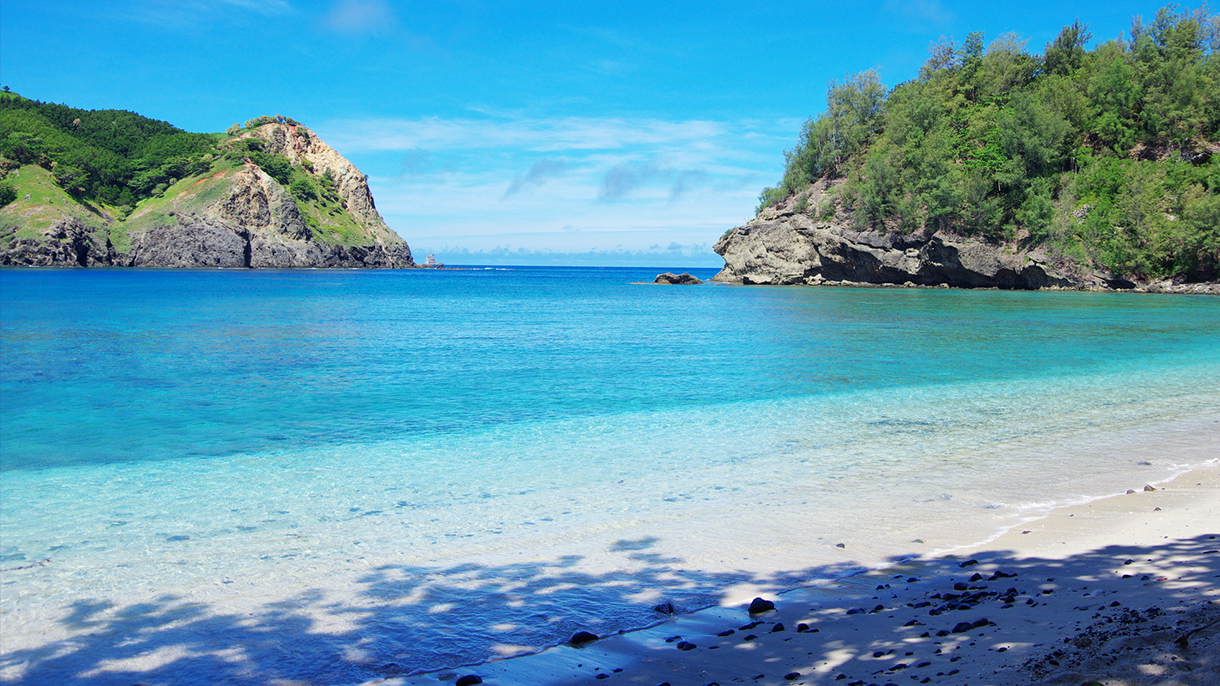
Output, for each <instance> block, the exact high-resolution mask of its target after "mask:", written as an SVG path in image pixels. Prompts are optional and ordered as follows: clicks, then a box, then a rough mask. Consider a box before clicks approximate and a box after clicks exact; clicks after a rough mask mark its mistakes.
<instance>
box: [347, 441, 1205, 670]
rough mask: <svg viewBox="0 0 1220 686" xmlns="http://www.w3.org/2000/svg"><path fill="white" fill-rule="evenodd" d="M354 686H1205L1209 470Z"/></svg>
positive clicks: (1196, 470) (1200, 468)
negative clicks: (914, 552)
mask: <svg viewBox="0 0 1220 686" xmlns="http://www.w3.org/2000/svg"><path fill="white" fill-rule="evenodd" d="M729 598H730V600H727V601H726V604H724V605H722V606H720V607H715V608H710V609H706V610H702V611H699V612H694V613H690V614H679V615H676V616H675V617H674V618H672V619H671V620H669V621H665V622H663V623H661V624H659V625H656V626H653V627H651V628H648V629H644V630H640V631H634V632H628V633H624V634H619V635H612V636H608V637H602V638H600V639H599V640H597V641H596V642H592V643H589V644H586V645H584V646H583V647H574V646H571V645H561V646H557V647H554V648H550V649H548V650H545V651H543V652H541V653H538V654H534V655H528V656H524V657H516V658H512V659H506V660H501V661H496V662H490V663H486V664H481V665H474V666H470V667H466V668H463V669H456V670H445V671H441V672H435V673H430V674H423V675H417V676H413V677H401V678H390V679H384V680H378V681H374V682H366V683H367V684H368V686H373V684H377V685H380V686H407V685H411V686H416V685H418V686H424V685H430V684H438V683H457V684H459V686H466V684H472V683H485V684H540V685H541V684H548V685H560V684H594V683H598V684H601V683H604V684H606V685H607V686H612V685H613V684H645V685H647V686H658V685H663V684H669V685H670V686H708V685H711V684H720V685H721V686H727V685H728V684H758V685H770V684H776V685H778V684H838V685H841V686H867V685H869V684H877V685H878V686H884V685H887V684H894V685H900V684H909V683H919V684H928V683H941V684H959V685H961V686H984V685H987V684H997V685H1001V684H1057V685H1063V686H1080V685H1082V684H1095V683H1100V684H1104V685H1105V686H1126V685H1132V686H1134V685H1136V684H1140V685H1152V684H1157V685H1162V686H1171V685H1172V686H1176V685H1182V686H1203V685H1208V684H1220V460H1213V461H1211V462H1209V463H1206V464H1204V465H1201V466H1199V467H1197V468H1196V469H1194V470H1193V471H1190V472H1188V473H1186V474H1183V475H1182V476H1180V477H1178V478H1177V479H1175V480H1173V481H1171V482H1169V483H1167V484H1163V485H1161V486H1160V487H1152V486H1149V487H1147V488H1145V485H1144V484H1131V491H1130V492H1129V493H1127V494H1126V495H1120V496H1115V497H1110V498H1104V499H1100V500H1095V501H1092V502H1090V503H1087V504H1081V505H1076V506H1071V507H1065V508H1061V509H1057V510H1054V511H1053V512H1051V513H1050V514H1049V516H1046V517H1045V518H1042V519H1040V520H1037V521H1035V522H1031V523H1028V524H1026V525H1023V526H1021V527H1018V528H1015V529H1013V530H1010V531H1008V532H1006V533H1005V534H1003V535H1001V536H1000V537H998V538H996V539H994V540H991V541H989V542H987V543H985V544H982V545H978V546H974V547H972V548H966V549H959V550H956V551H954V553H953V554H952V555H944V556H938V557H927V558H922V559H916V560H911V561H909V562H905V563H903V564H900V565H897V566H892V567H889V568H886V569H883V570H875V571H871V572H868V573H864V574H860V575H857V576H854V577H850V578H847V579H844V580H841V581H835V582H830V583H827V584H825V585H821V586H816V587H809V588H801V589H797V590H793V591H789V592H786V593H781V594H776V595H768V596H766V599H767V600H770V601H773V602H774V604H775V609H773V610H768V611H765V612H761V613H758V614H753V615H752V614H750V613H749V611H748V606H749V604H750V600H751V599H750V598H749V597H745V596H741V597H733V596H729Z"/></svg>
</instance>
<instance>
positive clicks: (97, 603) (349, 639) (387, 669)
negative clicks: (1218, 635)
mask: <svg viewBox="0 0 1220 686" xmlns="http://www.w3.org/2000/svg"><path fill="white" fill-rule="evenodd" d="M653 543H654V541H648V540H640V541H620V542H619V543H618V544H615V545H616V547H617V549H619V550H621V551H624V552H626V553H629V554H628V555H627V557H628V558H629V559H630V560H631V568H630V570H626V569H624V570H617V571H616V570H611V571H606V572H602V573H589V572H585V571H581V570H580V569H578V563H580V562H581V558H579V557H576V556H568V557H560V558H556V559H553V560H550V561H548V562H545V563H522V564H508V565H498V566H486V565H481V564H478V563H464V564H458V565H449V566H434V567H430V566H413V565H386V566H383V567H380V568H377V569H374V570H372V571H370V572H369V573H367V574H366V575H365V576H364V577H363V578H361V579H360V581H359V587H358V588H356V589H345V590H347V591H354V593H346V594H344V595H342V596H341V597H339V598H336V597H335V595H334V594H332V593H330V592H329V591H328V590H327V589H310V590H307V591H303V592H300V593H298V594H295V595H293V596H291V597H290V598H288V599H286V600H283V601H279V602H274V603H267V604H264V605H262V606H261V607H259V608H258V611H257V612H254V613H249V614H245V613H241V612H237V611H226V610H223V609H221V608H218V607H212V606H209V605H207V604H204V603H199V602H195V601H192V600H191V599H190V598H189V597H187V596H178V595H165V596H161V597H158V598H156V599H154V600H152V601H148V602H140V603H133V604H131V605H125V606H123V605H114V604H112V603H110V602H108V601H102V600H96V599H88V598H86V599H82V600H79V601H77V602H76V603H74V604H73V605H72V607H71V611H70V613H69V614H68V615H67V616H65V617H64V618H63V619H62V620H61V622H60V623H61V624H62V625H63V627H62V628H66V629H68V630H69V631H70V632H71V633H72V636H71V637H70V638H68V639H66V640H61V641H56V642H50V643H46V644H43V645H38V646H36V647H28V648H21V649H17V650H8V649H6V650H5V652H4V653H3V655H2V656H0V680H3V681H7V682H13V683H23V684H59V683H63V684H66V683H75V684H86V685H102V684H123V685H125V686H127V685H130V684H133V683H141V684H149V685H152V684H268V683H306V684H314V683H317V684H336V683H360V682H363V681H368V680H373V679H378V678H384V677H391V676H401V675H407V674H412V673H418V672H422V671H428V670H435V669H442V668H452V667H457V666H459V665H464V664H472V663H477V662H482V661H486V660H488V659H491V658H495V657H501V656H505V655H509V654H514V653H518V652H531V651H537V650H539V649H542V648H545V647H547V646H553V645H556V644H559V643H562V642H563V641H565V640H567V639H568V638H569V637H571V636H572V634H574V633H575V632H577V631H582V630H583V631H591V632H593V633H596V634H598V635H602V636H605V635H607V634H611V633H615V632H617V631H619V630H623V629H631V628H639V627H643V626H648V625H651V624H656V623H658V622H662V621H665V620H666V619H667V615H666V614H663V613H661V612H657V611H655V610H654V609H653V607H654V606H655V605H656V604H657V599H658V598H663V599H665V600H667V601H669V602H671V603H673V604H675V605H676V606H678V607H679V608H685V609H688V610H689V609H692V608H697V607H705V606H711V605H715V604H717V603H718V602H719V601H720V600H722V599H724V598H725V593H726V590H725V589H727V588H729V587H730V586H732V585H736V584H740V583H743V582H747V583H753V584H759V585H766V586H769V587H774V588H796V587H801V586H807V585H808V584H810V583H811V582H813V581H816V580H819V579H829V578H840V577H843V576H844V575H847V574H849V573H850V572H851V571H852V567H851V566H850V565H848V564H829V565H817V566H810V567H807V568H804V569H799V570H791V571H786V572H781V573H777V574H773V575H766V576H763V575H748V574H728V573H710V572H705V571H700V570H692V569H686V568H684V567H683V562H682V560H680V559H676V558H672V557H664V556H660V555H657V554H654V553H650V552H648V551H647V549H648V548H649V547H651V546H652V545H653ZM1217 548H1220V540H1218V539H1217V537H1216V536H1214V535H1213V536H1209V535H1201V536H1197V537H1195V538H1192V539H1183V540H1177V541H1166V542H1165V544H1164V545H1158V546H1155V547H1140V546H1124V545H1111V546H1107V547H1105V548H1101V549H1098V550H1095V551H1093V552H1091V553H1090V554H1088V555H1082V556H1078V557H1074V558H1070V559H1067V560H1054V559H1041V558H1021V557H1018V556H1017V555H1016V554H1015V553H1013V552H1011V551H999V552H992V553H986V554H985V555H984V554H980V555H978V559H979V560H980V562H981V563H983V564H991V565H999V566H1000V567H1001V568H1003V569H1004V570H1006V571H1008V572H1009V573H1011V574H1014V575H1016V576H1015V577H1013V578H1012V579H1011V580H1010V579H1008V578H1004V579H1003V580H1001V581H1000V582H999V583H1000V584H1001V585H1004V586H1014V587H1017V588H1018V589H1019V590H1020V593H1021V594H1022V595H1021V598H1025V597H1028V598H1030V599H1035V598H1039V597H1040V595H1041V594H1042V591H1043V590H1045V588H1046V587H1047V586H1048V582H1047V581H1044V580H1043V579H1044V578H1046V577H1047V575H1048V573H1049V572H1048V570H1050V572H1053V573H1050V577H1051V578H1054V580H1055V581H1054V582H1053V584H1051V586H1052V587H1058V588H1067V587H1068V586H1070V585H1072V584H1077V585H1079V584H1088V583H1094V584H1096V583H1098V580H1099V579H1110V580H1111V581H1110V583H1119V582H1118V581H1116V580H1118V579H1120V578H1121V577H1120V576H1119V574H1120V573H1121V572H1123V571H1124V567H1125V566H1126V565H1124V563H1126V562H1127V561H1128V560H1134V561H1138V564H1139V565H1144V566H1150V567H1155V566H1156V565H1158V564H1162V563H1164V564H1168V562H1166V561H1168V560H1170V559H1171V558H1173V557H1174V556H1179V555H1181V556H1190V557H1191V558H1192V559H1194V560H1195V561H1194V562H1193V563H1192V564H1190V565H1188V566H1187V568H1186V571H1185V573H1184V574H1178V575H1175V577H1178V576H1180V577H1182V578H1175V580H1174V582H1173V583H1172V584H1168V583H1162V584H1159V585H1157V584H1150V583H1146V582H1144V581H1143V580H1142V578H1141V577H1139V576H1136V575H1128V576H1129V577H1130V578H1131V579H1134V581H1131V580H1130V579H1128V580H1125V581H1124V582H1127V581H1130V583H1133V584H1134V583H1136V582H1140V583H1142V585H1141V589H1143V590H1142V591H1141V593H1143V594H1144V596H1145V597H1153V598H1154V599H1157V602H1160V603H1162V604H1164V605H1170V604H1172V603H1174V602H1181V601H1183V600H1185V599H1188V598H1191V597H1194V596H1195V595H1197V589H1198V588H1199V587H1201V586H1204V585H1210V586H1209V587H1211V586H1214V584H1215V583H1216V581H1215V579H1216V578H1217V577H1218V576H1220V554H1218V553H1216V552H1215V550H1216V549H1217ZM1208 550H1211V551H1212V552H1210V553H1208V554H1202V553H1203V552H1204V551H1208ZM893 561H894V562H897V563H902V562H903V559H902V558H895V559H894V560H893ZM912 565H915V566H922V569H923V572H922V581H911V582H910V584H908V585H912V586H913V585H917V584H924V586H922V587H921V588H922V589H926V590H928V592H931V589H932V588H933V584H936V583H939V582H946V583H947V582H948V580H949V579H950V576H954V575H955V576H957V577H963V576H964V574H965V573H966V572H969V571H970V570H963V569H960V568H959V567H958V565H957V562H956V561H954V560H952V559H942V560H940V561H931V562H917V563H907V564H905V565H904V564H900V565H899V567H897V568H896V569H899V570H906V569H908V568H911V567H912ZM1129 569H1136V567H1129ZM31 571H33V572H35V573H36V571H37V570H31ZM907 573H909V572H906V573H903V574H902V576H904V577H905V576H906V574H907ZM1035 575H1036V576H1037V577H1038V578H1033V577H1034V576H1035ZM1154 581H1155V579H1154ZM1035 582H1036V583H1035ZM904 583H907V582H906V581H905V580H895V581H894V584H895V587H896V588H895V591H896V593H897V585H899V584H904ZM980 583H985V582H980ZM857 586H858V585H857ZM941 586H944V584H943V583H942V584H941ZM858 588H862V587H858ZM946 588H947V587H946ZM868 590H871V587H870V589H868ZM941 590H944V589H941ZM921 592H922V591H921ZM1149 594H1151V595H1150V596H1149ZM783 597H784V596H780V599H781V600H780V602H781V603H782V602H783V600H782V598H783ZM895 597H902V596H899V595H897V594H895ZM1115 597H1121V596H1115ZM1002 599H1003V598H1002V597H1001V598H997V597H996V594H991V595H986V594H984V595H983V597H982V598H981V599H980V600H979V601H978V604H979V605H982V606H984V609H986V610H987V611H988V612H989V613H990V615H989V616H991V617H993V618H994V621H997V622H998V621H1002V618H1003V616H1004V612H1005V610H1001V609H1000V600H1002ZM882 602H885V600H884V599H883V600H882ZM937 602H940V601H937ZM1032 602H1041V601H1040V600H1039V601H1032ZM988 603H991V604H993V605H994V606H995V609H989V608H987V607H986V605H987V604H988ZM936 605H937V603H933V605H931V606H927V607H923V608H916V609H910V608H909V607H904V608H899V609H901V610H902V611H903V612H916V611H917V612H918V613H920V614H919V616H920V617H922V618H923V620H924V621H925V622H926V623H927V624H928V625H929V626H935V625H936V624H951V620H952V619H953V617H947V618H944V619H942V618H940V617H939V616H935V615H928V613H929V612H931V610H934V609H937V607H936ZM944 612H946V613H948V614H949V615H953V616H956V615H958V614H960V613H956V612H951V611H949V610H945V611H944ZM862 614H866V613H862ZM936 614H937V615H939V614H941V613H936ZM741 616H742V617H743V618H744V617H746V614H745V609H744V608H742V609H741ZM913 616H914V615H913ZM1082 616H1084V615H1082ZM929 617H932V618H931V619H930V618H929ZM9 619H10V620H11V617H10V618H9ZM10 628H11V627H10ZM802 640H808V641H809V645H810V646H811V647H810V650H811V651H814V650H816V648H814V647H813V646H815V645H816V643H815V640H816V639H813V638H808V637H805V638H802ZM859 640H860V645H856V646H846V648H848V649H852V650H854V651H855V652H857V653H863V652H865V651H867V650H871V649H872V648H871V646H872V645H873V644H874V643H875V641H874V640H873V639H872V638H868V637H867V636H865V637H864V638H861V639H859ZM6 643H7V641H6ZM844 648H845V646H842V645H836V646H834V649H835V650H839V651H841V650H843V649H844ZM827 650H829V648H827ZM764 652H765V651H764ZM810 654H811V655H812V654H813V653H812V652H811V653H810ZM763 655H764V653H760V656H763Z"/></svg>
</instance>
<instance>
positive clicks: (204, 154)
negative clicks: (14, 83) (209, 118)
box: [0, 93, 216, 205]
mask: <svg viewBox="0 0 1220 686" xmlns="http://www.w3.org/2000/svg"><path fill="white" fill-rule="evenodd" d="M215 152H216V138H215V137H214V136H211V135H208V134H199V133H187V132H186V131H182V130H181V129H178V128H176V127H174V126H171V125H170V124H167V123H166V122H163V121H157V120H155V119H148V118H147V117H141V116H140V115H138V114H135V113H132V112H125V111H121V110H82V109H77V108H74V107H68V106H66V105H55V104H50V103H43V102H38V101H36V100H27V99H26V98H22V97H20V96H18V95H15V94H9V93H6V94H4V95H3V96H0V156H3V157H5V158H8V159H10V160H13V161H15V162H17V163H19V164H38V165H41V166H43V167H45V168H47V169H50V170H51V171H52V173H53V174H54V175H55V178H56V180H57V181H58V182H59V184H60V185H61V186H63V188H64V189H65V190H67V191H68V192H69V193H71V194H72V195H74V196H76V197H77V198H82V199H92V200H100V201H102V202H106V203H109V204H112V205H133V204H135V202H136V201H138V200H139V199H141V198H143V197H147V196H149V195H151V194H153V192H154V190H155V189H157V187H158V186H160V187H161V188H162V189H164V188H165V185H167V184H169V183H173V180H176V179H180V178H182V177H184V176H189V175H193V174H199V173H202V172H204V171H207V170H208V169H209V168H210V167H211V165H212V159H213V157H214V153H215Z"/></svg>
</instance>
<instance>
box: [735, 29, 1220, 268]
mask: <svg viewBox="0 0 1220 686" xmlns="http://www.w3.org/2000/svg"><path fill="white" fill-rule="evenodd" d="M1091 40H1092V36H1091V35H1090V32H1089V30H1088V27H1087V26H1086V25H1084V24H1082V23H1081V22H1080V21H1077V22H1075V23H1073V24H1072V25H1070V26H1067V27H1064V28H1063V30H1062V31H1060V32H1059V34H1058V37H1057V38H1055V40H1054V41H1052V42H1051V43H1049V44H1048V45H1046V47H1045V49H1044V50H1043V52H1042V53H1041V54H1030V53H1029V52H1028V51H1026V49H1025V45H1026V43H1025V41H1023V40H1021V39H1020V38H1018V37H1017V36H1015V35H1011V34H1009V35H1004V36H1000V37H999V38H997V39H995V40H993V41H992V42H991V43H990V44H989V45H987V46H986V48H984V36H983V34H981V33H972V34H970V35H969V36H967V38H966V40H965V41H963V42H962V43H960V44H958V43H957V42H955V41H954V40H952V39H942V40H941V41H940V42H939V43H937V44H935V45H934V46H933V48H932V49H931V55H930V58H929V59H928V60H927V62H926V64H925V65H924V66H923V68H922V69H921V70H920V73H919V76H918V77H917V78H915V79H913V80H911V81H907V82H905V83H901V84H898V85H897V86H895V87H893V88H890V89H886V88H885V87H884V86H883V85H882V84H881V82H880V80H879V78H878V75H877V74H876V73H875V72H873V71H866V72H863V73H861V74H856V75H854V76H849V77H847V78H845V79H843V80H842V81H832V82H831V83H830V85H829V88H828V92H827V107H826V110H825V111H824V112H823V113H822V114H820V115H818V116H816V117H813V118H811V119H809V120H808V121H807V122H805V124H804V126H803V128H802V130H801V134H800V139H799V141H798V143H797V145H796V146H795V147H794V148H792V149H791V150H788V151H786V153H785V156H786V161H787V165H786V169H785V171H784V176H783V178H782V180H781V181H780V183H779V184H777V185H776V186H774V187H770V188H767V189H765V190H764V191H763V192H762V194H761V195H760V196H759V200H760V205H759V210H760V211H761V210H763V209H764V208H766V207H769V206H772V205H776V204H778V203H781V202H791V203H792V205H793V207H794V208H795V209H796V210H797V211H801V212H806V213H809V214H813V215H815V216H821V217H823V218H830V217H832V216H837V217H838V218H839V219H841V220H844V221H848V222H850V223H851V224H852V225H854V226H855V227H856V228H871V229H879V230H887V231H902V232H915V231H922V232H935V231H941V232H947V233H952V234H956V235H961V236H974V237H978V238H981V239H984V240H989V241H996V242H1014V243H1019V244H1020V245H1022V246H1023V247H1032V246H1038V245H1041V246H1046V247H1047V248H1048V249H1051V250H1054V251H1057V252H1058V253H1059V254H1061V255H1063V256H1066V257H1068V258H1072V259H1076V260H1079V261H1082V262H1085V263H1091V264H1095V265H1099V266H1102V267H1105V268H1108V269H1110V270H1112V271H1113V272H1115V273H1117V274H1121V275H1126V276H1130V277H1135V278H1140V279H1158V278H1177V279H1182V280H1210V281H1214V280H1217V278H1218V276H1220V143H1218V142H1217V141H1220V54H1218V53H1220V50H1218V49H1220V16H1218V15H1217V14H1215V13H1212V12H1210V11H1208V10H1206V9H1199V10H1181V11H1179V10H1178V9H1177V8H1176V7H1175V6H1169V7H1166V8H1164V9H1161V10H1160V11H1159V12H1157V14H1156V17H1155V18H1154V19H1153V20H1152V21H1150V22H1147V23H1145V22H1143V21H1142V20H1141V19H1139V18H1136V19H1135V20H1133V22H1132V28H1131V32H1130V35H1129V36H1128V37H1123V36H1119V37H1118V38H1117V39H1114V40H1110V41H1105V42H1101V43H1099V44H1096V45H1094V46H1093V47H1091V48H1090V47H1088V46H1089V43H1090V41H1091ZM819 180H821V181H823V185H824V186H829V187H830V188H831V190H830V192H829V193H827V194H826V195H818V196H816V197H817V199H818V202H815V203H813V206H811V204H810V203H809V198H810V197H814V196H813V194H812V193H811V191H810V187H811V185H812V184H814V183H815V182H816V181H819Z"/></svg>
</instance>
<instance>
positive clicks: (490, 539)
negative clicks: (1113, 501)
mask: <svg viewBox="0 0 1220 686" xmlns="http://www.w3.org/2000/svg"><path fill="white" fill-rule="evenodd" d="M661 271H690V272H692V273H694V274H695V275H696V276H699V277H701V278H703V279H707V278H709V277H711V276H712V275H713V274H714V273H715V270H712V269H690V270H683V269H674V268H672V267H670V268H604V269H603V268H592V267H584V268H562V267H545V268H543V267H537V268H530V267H511V268H505V267H469V268H464V269H454V270H448V269H446V270H431V269H429V270H422V269H421V270H403V271H355V270H353V271H324V270H317V271H311V270H303V271H271V270H255V271H225V270H198V271H190V270H119V269H114V270H106V269H88V270H85V269H80V270H44V269H5V270H0V344H2V349H0V352H2V360H0V361H2V364H0V681H2V682H4V683H29V684H46V683H74V684H123V685H125V686H126V685H129V684H132V683H144V684H150V685H151V684H214V683H224V684H266V683H284V684H288V683H292V684H359V683H364V682H368V681H373V680H376V679H382V678H388V677H394V676H402V675H409V674H417V673H425V672H436V673H437V674H438V675H439V677H440V678H451V674H452V673H451V672H449V671H447V670H453V669H455V668H457V667H460V666H462V665H470V664H477V663H480V662H483V661H486V660H491V659H500V658H504V657H509V656H512V655H518V654H523V653H529V652H534V651H538V650H541V649H543V648H545V647H547V646H551V645H555V644H557V643H560V642H562V641H565V640H567V639H568V638H569V637H570V636H571V635H572V634H573V633H575V632H577V631H590V632H593V633H596V634H599V635H606V634H609V633H614V632H617V631H623V630H631V629H633V628H639V627H644V626H649V625H652V624H656V623H657V622H660V621H664V620H665V618H666V617H668V616H669V615H668V614H667V613H669V612H671V611H676V612H678V613H686V612H692V611H696V610H698V609H700V608H704V607H709V606H714V605H729V604H736V603H748V602H749V600H750V599H751V598H752V597H753V596H754V595H757V594H764V595H765V594H768V593H776V592H779V591H782V590H785V589H791V588H796V587H801V586H807V585H810V584H816V583H819V582H820V581H824V580H826V579H834V578H839V577H842V576H845V575H850V574H853V573H856V572H858V571H860V570H862V569H867V568H875V567H883V566H885V565H888V564H893V563H895V562H899V561H902V560H906V559H910V558H913V557H917V556H921V555H929V554H937V553H952V551H954V550H955V549H957V548H960V547H962V546H966V545H969V544H974V543H978V542H981V541H987V540H990V539H992V538H994V537H996V536H997V535H998V534H999V533H1001V532H1002V531H1004V530H1007V529H1009V528H1011V527H1014V526H1020V525H1021V524H1023V523H1025V522H1028V521H1031V520H1032V519H1036V518H1038V517H1040V516H1043V515H1045V514H1046V513H1047V512H1048V511H1049V510H1050V509H1052V508H1054V507H1057V506H1062V505H1066V504H1073V503H1080V502H1086V501H1089V500H1091V499H1096V498H1101V497H1106V496H1110V495H1114V494H1120V493H1124V492H1125V491H1126V490H1128V489H1134V490H1139V489H1142V488H1143V487H1144V486H1145V485H1155V484H1158V483H1162V482H1164V481H1167V480H1169V479H1171V478H1173V477H1175V476H1177V475H1179V474H1181V473H1183V472H1185V471H1188V470H1189V469H1190V468H1191V466H1192V465H1197V464H1201V463H1204V462H1207V461H1210V460H1215V459H1217V458H1220V298H1216V297H1209V296H1192V295H1153V294H1137V293H1090V292H1016V291H995V290H945V289H939V290H938V289H904V288H894V289H890V288H829V287H818V288H807V287H763V286H752V287H741V286H729V285H720V284H706V285H691V286H656V285H650V282H651V281H652V280H653V278H654V277H655V276H656V274H657V273H659V272H661ZM447 675H448V676H447Z"/></svg>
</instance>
